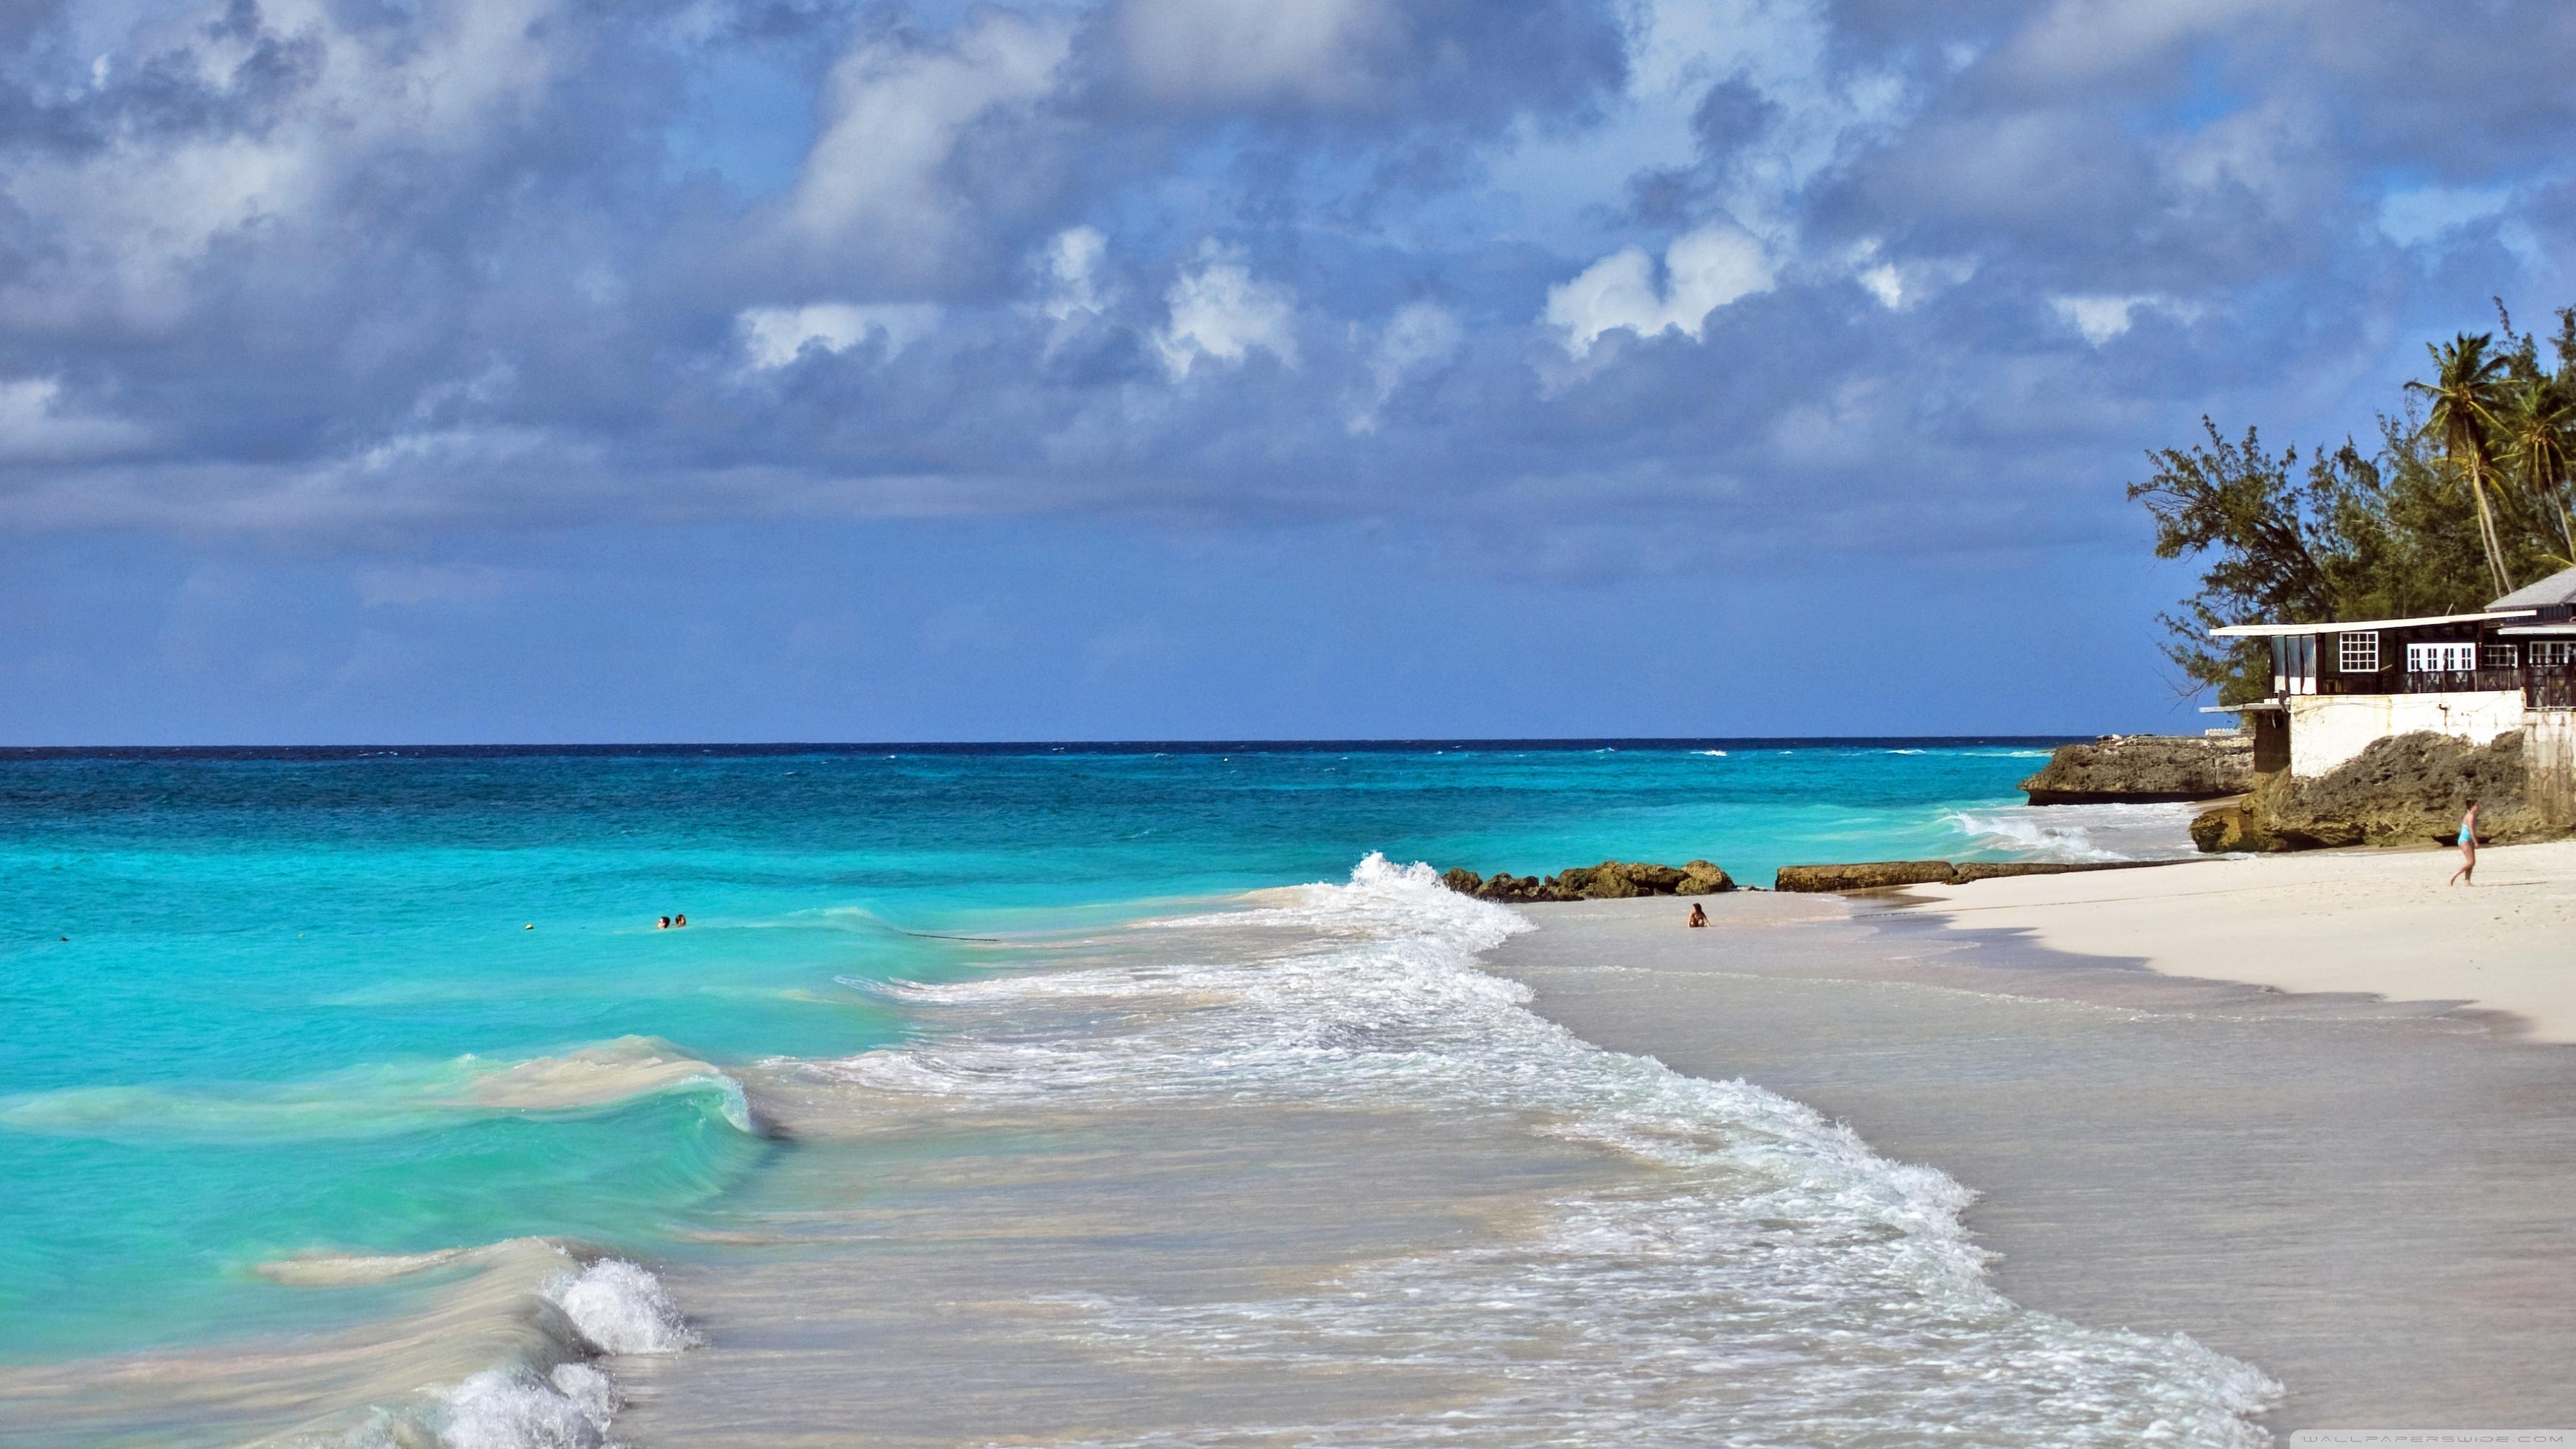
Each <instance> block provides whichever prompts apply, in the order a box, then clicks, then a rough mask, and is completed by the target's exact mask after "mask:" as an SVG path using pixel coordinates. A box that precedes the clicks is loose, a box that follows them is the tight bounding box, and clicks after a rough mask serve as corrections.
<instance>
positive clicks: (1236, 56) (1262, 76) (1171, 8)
mask: <svg viewBox="0 0 2576 1449" xmlns="http://www.w3.org/2000/svg"><path fill="white" fill-rule="evenodd" d="M1112 24H1113V26H1114V28H1115V33H1116V35H1117V38H1118V42H1119V48H1120V50H1121V52H1122V53H1123V56H1124V59H1125V60H1126V62H1127V66H1128V69H1129V73H1130V75H1131V76H1132V77H1133V79H1134V82H1135V84H1136V85H1137V87H1138V88H1139V89H1140V90H1141V91H1143V93H1144V94H1146V95H1147V96H1149V97H1151V98H1152V99H1154V100H1157V101H1160V102H1164V103H1167V104H1176V105H1181V106H1187V107H1215V108H1230V107H1242V106H1247V105H1249V106H1255V107H1266V106H1274V105H1295V106H1313V107H1319V108H1324V109H1336V108H1342V107H1354V106H1357V107H1366V106H1374V105H1379V104H1383V103H1384V101H1385V100H1386V99H1387V92H1386V82H1385V80H1384V78H1383V76H1382V75H1381V73H1380V67H1381V66H1382V65H1383V64H1384V63H1385V62H1386V61H1388V60H1390V59H1392V58H1394V55H1395V53H1396V52H1399V51H1400V50H1401V49H1402V47H1403V44H1404V41H1405V39H1406V29H1407V27H1406V24H1405V20H1404V16H1403V14H1402V12H1401V11H1399V10H1398V9H1397V8H1396V7H1395V6H1393V5H1391V4H1389V3H1387V0H1303V3H1299V4H1293V5H1283V4H1279V3H1277V0H1128V3H1126V4H1124V5H1121V6H1119V7H1117V10H1116V13H1115V19H1114V20H1113V22H1112Z"/></svg>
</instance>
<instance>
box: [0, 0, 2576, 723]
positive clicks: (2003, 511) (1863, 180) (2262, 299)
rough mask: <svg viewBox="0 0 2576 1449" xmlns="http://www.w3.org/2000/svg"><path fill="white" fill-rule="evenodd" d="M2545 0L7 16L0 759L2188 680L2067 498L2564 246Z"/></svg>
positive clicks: (1667, 702)
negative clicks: (236, 745) (108, 747)
mask: <svg viewBox="0 0 2576 1449" xmlns="http://www.w3.org/2000/svg"><path fill="white" fill-rule="evenodd" d="M2570 55H2576V13H2571V12H2570V11H2569V10H2568V8H2567V7H2565V6H2563V5H2558V4H2547V3H2508V0H2495V3H2485V4H2479V5H2475V6H2471V7H2465V8H2464V7H2461V6H2457V5H2436V4H2430V3H2425V4H2405V3H2394V0H2342V3H2333V4H2327V3H2306V0H2298V3H2293V0H2062V3H2040V4H1993V3H1974V0H1971V3H1961V4H1952V5H1940V6H1927V5H1921V4H1916V3H1900V0H1849V3H1839V4H1837V3H1827V0H1693V3H1684V0H1616V3H1582V0H1527V3H1515V4H1508V5H1506V4H1496V3H1493V0H1414V3H1409V4H1404V3H1397V0H1268V3H1252V0H1114V3H1105V4H1023V5H1016V6H1014V5H959V4H928V3H924V4H911V5H906V4H902V3H892V4H835V3H825V0H628V3H619V4H602V3H596V0H477V3H465V0H267V3H259V4H254V3H250V0H217V3H195V0H187V3H172V0H83V3H79V4H70V3H48V0H33V3H26V0H22V3H20V4H18V5H15V6H12V7H9V8H8V9H7V10H6V11H5V12H0V743H14V744H37V743H74V742H117V743H183V742H245V741H276V742H305V741H347V740H377V741H421V742H428V741H448V740H459V741H463V740H618V739H628V740H635V739H711V740H720V739H870V738H875V739H899V738H921V739H929V738H958V739H973V738H1104V737H1115V738H1150V737H1165V738H1170V737H1190V736H1259V735H1274V736H1316V735H1326V736H1395V735H1431V734H1437V735H1542V734H1584V735H1594V734H1694V735H1696V734H1779V733H1845V732H1849V733H1885V732H1954V731H1955V732H1968V731H1999V732H2001V731H2009V732H2059V731H2063V732H2088V731H2092V730H2097V729H2115V728H2197V727H2199V725H2200V724H2201V723H2202V721H2201V720H2200V719H2199V718H2198V717H2197V716H2195V715H2192V714H2191V713H2190V712H2189V709H2188V706H2187V704H2185V703H2184V702H2181V701H2178V700H2177V698H2176V697H2175V695H2174V693H2173V690H2172V687H2171V685H2170V683H2169V682H2168V679H2167V676H2166V672H2165V671H2164V670H2163V669H2162V668H2161V666H2160V662H2159V660H2158V659H2157V656H2156V654H2155V649H2154V637H2155V630H2154V625H2153V622H2152V615H2153V614H2154V612H2155V611H2156V609H2158V608H2159V607H2162V606H2164V605H2165V604H2167V603H2169V602H2170V600H2171V599H2172V597H2173V596H2174V595H2175V594H2176V593H2177V592H2178V591H2179V590H2180V589H2182V588H2183V587H2185V586H2186V584H2187V580H2186V579H2185V577H2184V576H2183V575H2182V574H2181V573H2180V572H2178V571H2177V570H2174V569H2172V568H2170V567H2160V566H2157V565H2155V564H2154V563H2153V561H2152V560H2151V559H2149V558H2148V557H2147V552H2146V546H2145V536H2146V530H2145V528H2144V527H2143V524H2142V520H2141V519H2140V517H2139V516H2138V515H2137V513H2136V511H2135V510H2134V508H2133V507H2132V506H2131V505H2129V504H2127V503H2126V502H2125V501H2124V500H2123V499H2122V497H2121V485H2122V484H2123V483H2124V482H2126V481H2128V480H2130V479H2133V478H2135V477H2138V476H2140V474H2141V472H2142V471H2143V469H2142V458H2141V455H2142V453H2143V451H2144V450H2145V449H2146V448H2148V447H2151V446H2157V445H2162V444H2167V443H2180V442H2187V441H2189V440H2190V439H2191V438H2192V437H2194V436H2195V435H2196V431H2197V420H2198V418H2199V417H2200V416H2201V415H2202V414H2203V413H2207V414H2209V415H2210V416H2212V417H2213V418H2214V419H2215V420H2216V421H2217V422H2218V423H2219V424H2220V425H2221V426H2222V427H2224V428H2227V429H2230V430H2234V429H2238V428H2241V427H2243V426H2244V425H2246V424H2249V423H2256V424H2260V425H2261V426H2262V427H2263V428H2264V430H2265V432H2266V434H2267V436H2268V437H2270V438H2271V439H2272V440H2273V441H2275V442H2279V443H2289V442H2297V443H2302V444H2308V443H2315V442H2319V441H2339V440H2340V439H2341V438H2342V437H2343V436H2345V435H2346V434H2348V433H2359V434H2362V435H2363V436H2364V437H2365V438H2366V437H2367V436H2368V435H2369V429H2370V427H2371V418H2372V414H2373V413H2374V411H2376V410H2377V409H2379V408H2382V407H2385V406H2390V405H2392V404H2393V403H2394V402H2395V400H2396V388H2397V384H2398V383H2399V382H2400V381H2401V380H2402V379H2403V378H2405V377H2406V376H2408V375H2410V374H2411V373H2412V372H2413V371H2415V370H2416V368H2417V367H2418V364H2419V363H2420V361H2421V359H2422V356H2423V352H2422V344H2423V342H2424V341H2425V340H2426V339H2428V338H2431V337H2434V336H2437V335H2447V333H2449V332H2450V331H2452V330H2456V329H2458V328H2461V327H2484V326H2486V325H2488V324H2489V323H2490V322H2491V321H2492V318H2493V304H2492V303H2491V302H2490V300H2489V299H2490V297H2501V298H2502V299H2503V300H2504V302H2505V303H2506V304H2507V305H2508V306H2510V307H2511V308H2512V309H2513V310H2514V313H2515V320H2516V321H2517V322H2518V323H2521V324H2522V325H2524V326H2526V327H2530V326H2533V325H2536V324H2545V323H2546V322H2547V314H2548V313H2549V311H2550V310H2551V309H2553V308H2555V307H2557V306H2560V305H2563V304H2566V303H2569V302H2576V278H2571V277H2570V275H2569V274H2570V270H2571V263H2576V244H2571V232H2570V223H2571V220H2572V219H2576V184H2571V176H2570V167H2571V165H2576V163H2571V162H2569V161H2568V160H2567V159H2565V158H2566V157H2567V156H2569V155H2571V154H2576V151H2571V148H2570V146H2569V144H2568V143H2569V142H2570V141H2571V139H2576V123H2572V122H2576V118H2571V114H2570V112H2571V109H2576V86H2570V85H2569V84H2568V83H2567V76H2566V74H2565V64H2564V62H2565V57H2567V56H2570Z"/></svg>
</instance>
